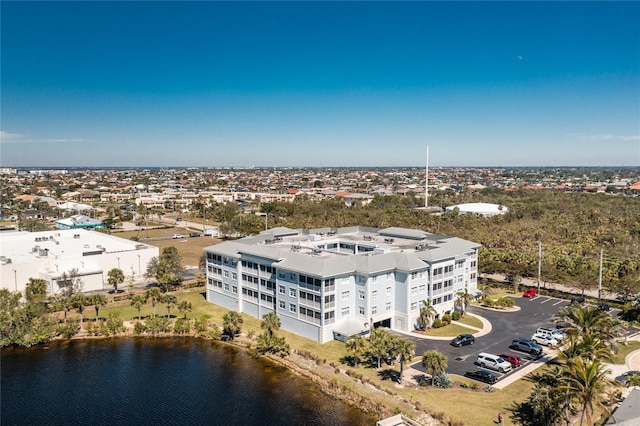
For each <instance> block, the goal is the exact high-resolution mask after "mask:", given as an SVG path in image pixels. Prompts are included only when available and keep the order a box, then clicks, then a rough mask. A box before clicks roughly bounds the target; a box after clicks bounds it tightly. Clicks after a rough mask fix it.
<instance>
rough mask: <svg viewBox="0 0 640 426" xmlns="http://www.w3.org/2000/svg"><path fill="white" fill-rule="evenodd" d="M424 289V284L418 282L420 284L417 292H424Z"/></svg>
mask: <svg viewBox="0 0 640 426" xmlns="http://www.w3.org/2000/svg"><path fill="white" fill-rule="evenodd" d="M425 289H426V286H425V285H424V284H420V286H419V287H418V292H420V293H424V291H425Z"/></svg>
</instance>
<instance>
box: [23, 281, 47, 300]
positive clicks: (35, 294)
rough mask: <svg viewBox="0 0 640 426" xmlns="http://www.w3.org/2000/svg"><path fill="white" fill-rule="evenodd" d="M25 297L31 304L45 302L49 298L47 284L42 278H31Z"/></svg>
mask: <svg viewBox="0 0 640 426" xmlns="http://www.w3.org/2000/svg"><path fill="white" fill-rule="evenodd" d="M24 296H25V298H26V299H27V302H29V303H40V302H44V300H45V299H46V298H47V282H46V281H45V280H43V279H42V278H29V282H28V283H27V287H26V288H25V291H24Z"/></svg>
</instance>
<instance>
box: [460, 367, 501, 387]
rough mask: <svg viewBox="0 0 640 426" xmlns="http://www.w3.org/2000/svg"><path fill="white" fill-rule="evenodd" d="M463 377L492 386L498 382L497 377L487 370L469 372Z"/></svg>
mask: <svg viewBox="0 0 640 426" xmlns="http://www.w3.org/2000/svg"><path fill="white" fill-rule="evenodd" d="M464 377H468V378H470V379H474V380H478V381H480V382H485V383H489V384H494V383H495V382H497V381H498V377H497V376H496V375H495V374H493V373H492V372H490V371H487V370H471V371H467V372H466V373H464Z"/></svg>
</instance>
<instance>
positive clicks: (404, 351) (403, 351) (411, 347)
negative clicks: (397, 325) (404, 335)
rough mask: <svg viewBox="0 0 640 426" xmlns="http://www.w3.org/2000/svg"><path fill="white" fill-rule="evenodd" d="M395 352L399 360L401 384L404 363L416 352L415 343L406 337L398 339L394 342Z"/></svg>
mask: <svg viewBox="0 0 640 426" xmlns="http://www.w3.org/2000/svg"><path fill="white" fill-rule="evenodd" d="M396 353H397V354H398V361H399V362H400V383H401V384H402V373H404V364H405V363H407V362H409V361H411V360H412V359H413V357H414V356H415V354H416V345H415V343H413V342H412V341H410V340H407V339H398V340H397V342H396Z"/></svg>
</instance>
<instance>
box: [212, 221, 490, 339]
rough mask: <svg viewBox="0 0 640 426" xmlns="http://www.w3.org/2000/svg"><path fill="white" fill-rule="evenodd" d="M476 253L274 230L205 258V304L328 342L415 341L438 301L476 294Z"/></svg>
mask: <svg viewBox="0 0 640 426" xmlns="http://www.w3.org/2000/svg"><path fill="white" fill-rule="evenodd" d="M478 247H479V245H478V244H477V243H474V242H471V241H467V240H463V239H460V238H456V237H445V236H440V235H434V234H430V233H428V232H424V231H420V230H416V229H405V228H387V229H377V228H367V227H359V226H355V227H349V228H323V229H298V230H294V229H289V228H274V229H270V230H267V231H264V232H262V233H260V234H259V235H257V236H252V237H246V238H243V239H240V240H236V241H227V242H223V243H221V244H217V245H215V246H210V247H207V248H205V251H206V253H207V256H206V257H207V291H206V294H207V301H209V302H211V303H215V304H217V305H220V306H223V307H225V308H227V309H231V310H234V311H237V312H243V313H246V314H249V315H252V316H254V317H257V318H262V317H263V316H264V315H265V314H267V313H269V312H275V313H276V314H277V315H278V316H279V317H280V321H281V325H282V328H283V329H285V330H288V331H291V332H293V333H296V334H299V335H302V336H304V337H306V338H309V339H312V340H315V341H318V342H322V343H324V342H327V341H330V340H333V339H338V340H345V339H346V338H348V337H350V336H353V335H356V334H366V333H367V331H368V330H369V329H370V327H371V326H385V327H389V328H391V329H393V330H398V331H402V332H410V331H412V330H414V329H415V328H416V327H418V322H419V316H420V306H421V305H422V301H423V300H431V302H432V304H433V306H434V308H435V309H436V310H437V311H438V312H439V313H444V312H446V311H452V310H453V309H454V302H455V300H456V293H458V292H459V291H464V290H465V289H466V290H467V291H468V292H470V293H472V294H475V293H476V291H477V270H478V264H477V261H478V253H477V252H478Z"/></svg>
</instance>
